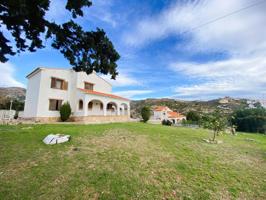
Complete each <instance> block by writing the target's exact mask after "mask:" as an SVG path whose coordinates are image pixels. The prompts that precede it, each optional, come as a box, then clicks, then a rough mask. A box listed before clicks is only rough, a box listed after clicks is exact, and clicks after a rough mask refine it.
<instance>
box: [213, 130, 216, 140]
mask: <svg viewBox="0 0 266 200" xmlns="http://www.w3.org/2000/svg"><path fill="white" fill-rule="evenodd" d="M215 137H216V131H213V138H212V141H215Z"/></svg>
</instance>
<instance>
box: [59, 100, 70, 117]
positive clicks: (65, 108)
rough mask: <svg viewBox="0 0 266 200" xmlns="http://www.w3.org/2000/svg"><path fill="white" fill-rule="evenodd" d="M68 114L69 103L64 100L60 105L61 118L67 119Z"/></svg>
mask: <svg viewBox="0 0 266 200" xmlns="http://www.w3.org/2000/svg"><path fill="white" fill-rule="evenodd" d="M70 114H71V107H70V104H69V103H68V102H66V103H64V104H63V105H62V106H61V107H60V117H61V120H62V121H63V122H64V121H66V120H68V119H69V117H70Z"/></svg>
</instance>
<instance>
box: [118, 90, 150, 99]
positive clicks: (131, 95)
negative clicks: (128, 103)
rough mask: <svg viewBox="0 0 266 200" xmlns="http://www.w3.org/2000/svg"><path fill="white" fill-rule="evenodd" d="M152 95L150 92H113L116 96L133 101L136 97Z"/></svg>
mask: <svg viewBox="0 0 266 200" xmlns="http://www.w3.org/2000/svg"><path fill="white" fill-rule="evenodd" d="M150 93H153V91H152V90H126V91H119V92H115V94H116V95H119V96H123V97H126V98H130V99H132V98H133V99H134V98H136V97H137V96H141V95H145V94H150Z"/></svg>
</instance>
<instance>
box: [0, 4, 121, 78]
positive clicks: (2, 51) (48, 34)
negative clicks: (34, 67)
mask: <svg viewBox="0 0 266 200" xmlns="http://www.w3.org/2000/svg"><path fill="white" fill-rule="evenodd" d="M91 5H92V3H91V1H90V0H67V2H66V5H65V7H64V9H65V10H66V12H71V14H72V19H70V20H69V21H68V22H65V23H63V24H57V23H55V22H53V21H49V20H47V19H46V18H45V14H46V13H47V12H48V10H49V8H50V7H49V6H50V0H35V1H31V0H17V1H14V0H2V1H1V2H0V28H1V32H0V62H7V61H8V59H9V56H13V55H15V54H17V53H20V52H23V51H30V52H35V51H36V50H37V49H41V48H44V47H45V45H44V41H45V40H46V39H51V40H52V43H51V46H52V47H53V48H55V49H58V50H59V51H60V52H61V53H62V54H63V55H64V57H65V58H66V59H67V60H68V61H69V63H70V64H71V66H73V69H74V70H75V71H85V72H86V73H88V74H89V73H91V72H92V71H96V72H99V73H103V74H110V75H111V76H112V78H113V79H115V77H116V76H117V75H118V73H117V69H116V68H117V64H116V61H117V60H118V59H119V58H120V56H119V54H118V52H117V51H116V50H115V48H114V46H113V44H112V42H111V41H110V40H109V39H108V37H107V36H106V34H105V32H104V30H102V29H100V28H97V29H96V30H95V31H85V30H83V28H82V27H81V26H80V25H79V24H77V23H76V22H75V21H74V20H75V18H77V17H78V16H81V17H82V16H83V10H82V9H83V8H84V7H85V8H86V7H90V6H91ZM3 30H7V31H3ZM9 33H10V35H9Z"/></svg>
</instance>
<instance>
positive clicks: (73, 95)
mask: <svg viewBox="0 0 266 200" xmlns="http://www.w3.org/2000/svg"><path fill="white" fill-rule="evenodd" d="M27 78H28V85H27V92H26V100H25V108H24V116H23V117H24V118H25V119H31V120H35V121H45V122H47V121H49V122H51V121H59V120H60V113H59V109H60V106H61V105H62V104H63V103H65V102H69V104H70V106H71V110H72V113H71V120H72V121H83V122H88V123H90V122H91V123H97V122H99V123H101V122H119V121H128V120H129V118H130V104H129V103H130V100H129V99H126V98H123V97H120V96H116V95H113V94H112V85H111V84H110V83H108V82H107V81H106V80H104V79H103V78H101V77H100V76H98V75H97V74H96V73H94V72H93V73H91V74H89V75H87V74H86V73H85V72H75V71H74V70H72V69H54V68H42V67H40V68H37V69H35V70H34V71H33V72H31V73H30V74H29V75H28V76H27Z"/></svg>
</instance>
